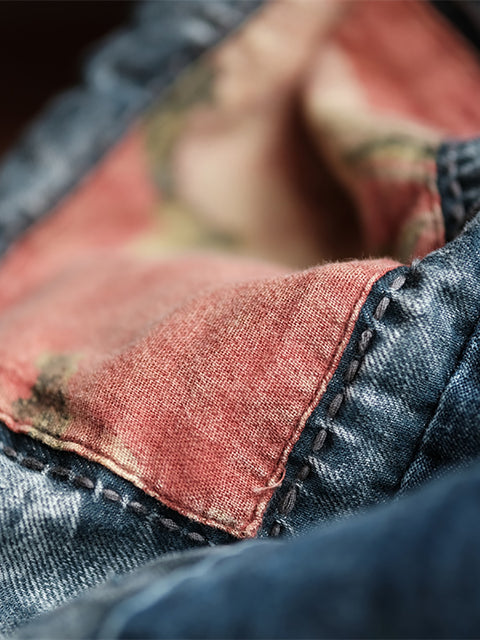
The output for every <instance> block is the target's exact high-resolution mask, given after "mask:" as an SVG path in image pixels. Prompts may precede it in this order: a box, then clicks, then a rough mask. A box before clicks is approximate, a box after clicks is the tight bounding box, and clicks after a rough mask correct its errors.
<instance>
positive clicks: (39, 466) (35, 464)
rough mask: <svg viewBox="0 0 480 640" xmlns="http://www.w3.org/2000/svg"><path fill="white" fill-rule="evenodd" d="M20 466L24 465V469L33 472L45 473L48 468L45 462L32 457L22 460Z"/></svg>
mask: <svg viewBox="0 0 480 640" xmlns="http://www.w3.org/2000/svg"><path fill="white" fill-rule="evenodd" d="M20 464H21V465H22V467H26V468H27V469H31V470H32V471H43V470H44V469H45V467H46V466H47V465H46V464H45V463H44V462H41V461H40V460H37V459H36V458H30V457H27V458H23V460H20Z"/></svg>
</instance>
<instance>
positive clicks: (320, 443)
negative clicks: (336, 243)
mask: <svg viewBox="0 0 480 640" xmlns="http://www.w3.org/2000/svg"><path fill="white" fill-rule="evenodd" d="M418 263H419V261H418V260H415V261H414V262H412V265H411V268H410V272H411V273H413V274H415V272H416V270H417V266H418ZM406 279H407V276H406V275H405V274H400V275H398V276H397V277H396V278H395V279H394V280H393V282H392V284H391V285H390V287H389V288H388V290H387V293H386V294H384V295H383V296H382V298H381V299H380V301H379V302H378V304H377V306H376V307H375V310H374V312H373V318H374V319H375V320H377V321H381V320H382V318H383V317H384V315H385V312H386V311H387V309H388V307H389V305H390V302H391V298H390V296H389V292H394V291H398V290H399V289H401V288H402V287H403V285H404V284H405V282H406ZM374 335H375V331H374V329H373V328H368V327H367V328H366V329H365V330H364V331H362V333H361V335H360V338H359V340H358V342H357V353H356V354H355V355H354V356H353V358H352V360H351V361H350V363H349V365H348V367H347V370H346V373H345V374H344V385H343V389H342V391H340V392H338V393H337V394H335V396H334V397H333V399H332V400H331V401H330V403H329V405H328V407H327V416H328V418H330V420H331V421H333V420H334V419H335V417H336V416H337V414H338V412H339V411H340V409H341V407H342V405H343V404H344V401H345V397H346V393H347V390H348V387H349V385H350V384H351V383H352V382H353V381H354V379H355V377H356V375H357V374H358V371H359V370H360V367H361V364H362V361H363V358H364V357H365V354H366V352H367V351H368V348H369V347H370V345H371V343H372V340H373V337H374ZM329 433H331V427H330V428H328V429H327V428H325V427H320V429H319V430H318V431H317V433H316V434H315V435H314V437H313V439H312V442H311V445H310V452H309V453H310V454H314V455H317V454H318V453H319V452H320V451H321V450H322V448H323V447H324V445H325V442H326V440H327V437H328V435H329ZM310 472H311V465H310V463H309V460H308V456H307V458H306V459H304V463H303V465H302V466H301V467H300V470H299V471H298V472H297V474H296V476H295V478H294V480H293V483H292V485H291V486H290V488H289V489H288V491H287V493H286V494H285V496H284V497H283V499H282V501H281V502H280V505H279V506H278V507H277V511H276V513H275V514H274V522H273V525H272V527H271V528H270V532H269V534H268V535H269V536H270V537H277V536H279V535H280V534H281V533H282V524H281V523H280V522H279V520H278V517H279V516H286V515H288V514H289V513H290V512H291V511H293V509H294V508H295V503H296V500H297V497H298V494H299V492H300V490H301V488H302V486H303V484H304V482H305V480H306V479H307V478H308V476H309V475H310Z"/></svg>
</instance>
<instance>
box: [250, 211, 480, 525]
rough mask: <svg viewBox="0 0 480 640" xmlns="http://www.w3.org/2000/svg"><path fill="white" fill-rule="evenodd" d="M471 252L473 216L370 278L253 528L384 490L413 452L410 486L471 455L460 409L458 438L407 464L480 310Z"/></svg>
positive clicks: (378, 496)
mask: <svg viewBox="0 0 480 640" xmlns="http://www.w3.org/2000/svg"><path fill="white" fill-rule="evenodd" d="M479 251H480V218H479V217H477V218H476V219H475V220H474V221H473V222H471V223H470V225H468V226H467V228H466V230H465V232H464V233H463V234H462V235H461V236H459V237H458V238H457V239H456V240H454V241H453V242H451V243H449V244H448V245H446V246H445V247H443V248H442V249H440V250H438V251H435V252H434V253H432V254H430V255H429V256H427V257H426V258H425V259H424V260H422V261H421V262H419V263H418V264H416V265H415V268H414V269H413V272H412V270H411V269H410V270H409V269H408V268H406V267H401V268H399V269H397V270H395V271H393V272H389V273H387V274H386V275H385V276H384V277H383V278H382V279H381V280H379V281H378V282H377V283H376V284H375V285H374V287H373V288H372V291H371V293H370V295H369V297H368V299H367V301H366V303H365V305H364V307H363V309H362V311H361V313H360V316H359V319H358V322H357V325H356V327H355V330H354V333H353V334H352V338H351V340H350V343H349V345H348V347H347V348H346V350H345V353H344V355H343V357H342V361H341V362H340V365H339V367H338V369H337V371H336V373H335V375H334V377H333V378H332V380H331V382H330V385H329V387H328V389H327V391H326V393H325V395H324V397H323V398H322V400H321V401H320V403H319V405H318V406H317V408H316V409H315V411H314V412H313V413H312V415H311V417H310V419H309V420H308V422H307V425H306V427H305V429H304V432H303V433H302V436H301V437H300V439H299V441H298V442H297V444H296V445H295V447H294V449H293V450H292V453H291V455H290V459H289V462H288V465H287V470H286V477H285V480H284V483H283V485H282V487H281V488H280V489H279V490H278V491H277V492H276V494H275V495H274V497H273V498H272V501H271V503H270V505H269V508H268V510H267V512H266V515H265V518H264V522H263V528H262V533H261V535H268V534H269V533H270V532H271V531H272V527H274V529H273V533H274V534H278V533H280V531H283V532H284V533H286V534H290V535H293V534H297V533H300V532H302V531H303V530H305V529H306V528H308V527H309V526H313V525H314V524H316V523H318V522H326V521H328V520H330V519H332V518H334V517H337V516H341V515H343V514H347V513H350V512H353V511H355V510H357V509H359V508H362V507H365V506H367V505H369V504H373V503H377V502H381V501H383V500H386V499H388V498H391V497H392V496H393V495H395V493H396V492H397V491H398V490H399V487H400V482H401V479H402V478H403V476H404V475H405V474H406V473H407V470H408V469H409V467H410V465H411V464H412V461H414V465H413V469H414V472H412V471H409V472H408V486H409V487H410V488H411V487H413V486H415V485H416V484H420V482H424V481H426V480H428V478H430V477H432V476H433V475H434V474H436V473H439V472H441V471H442V469H446V468H448V467H450V466H454V465H456V464H458V463H459V461H460V458H462V457H463V458H464V459H471V458H472V457H474V456H475V455H479V454H480V441H479V438H478V437H477V431H478V430H476V429H474V428H473V427H472V424H474V423H475V421H476V414H475V412H474V411H473V412H472V413H470V414H469V413H468V411H467V413H466V414H464V416H463V419H464V421H466V422H467V427H468V428H464V429H463V434H464V438H463V440H462V441H461V442H460V441H457V444H455V442H454V441H453V443H451V446H449V447H448V448H444V447H443V448H442V446H441V445H440V443H438V442H437V444H438V446H437V447H436V455H435V456H430V458H429V463H428V472H427V471H426V469H427V466H425V465H423V466H422V467H421V468H420V467H418V465H416V464H415V459H416V455H417V453H416V452H417V449H418V447H419V443H420V442H421V438H422V436H423V435H424V433H425V431H426V428H427V425H428V424H429V423H430V422H431V420H432V416H434V417H436V412H437V408H438V407H439V406H440V405H441V397H442V393H444V391H445V389H446V388H447V386H449V385H450V382H451V379H452V376H454V374H455V368H456V366H457V363H458V361H459V360H461V354H462V353H463V352H464V350H465V344H466V343H467V342H468V340H469V337H470V336H471V335H472V332H473V331H474V330H475V327H476V324H477V321H478V317H479V315H480V261H478V259H477V256H478V254H479ZM401 274H402V275H405V276H406V282H405V284H404V285H403V286H402V287H401V288H400V289H398V290H396V291H393V292H390V293H389V289H391V283H392V282H394V280H395V279H396V278H397V277H398V276H399V275H401ZM385 296H387V297H388V298H389V300H390V302H389V304H388V308H387V309H385V310H384V313H383V316H382V318H381V319H380V320H378V319H377V318H376V317H375V314H376V313H377V316H378V312H377V311H376V310H377V309H378V308H379V306H378V305H379V302H380V301H381V300H382V299H383V298H384V297H385ZM366 331H367V332H368V331H372V332H373V334H372V336H371V339H370V344H369V346H368V349H367V350H366V351H365V354H364V357H363V360H362V362H361V365H358V367H357V368H358V370H357V371H356V374H355V379H354V381H353V383H352V384H347V385H346V384H345V376H346V377H347V380H348V378H349V376H350V375H351V372H350V367H351V363H352V362H354V361H355V360H357V359H358V345H360V344H362V342H361V340H362V334H363V335H364V336H365V335H367V337H369V336H370V334H369V333H367V334H365V332H366ZM462 362H463V360H462ZM451 393H456V394H457V396H458V395H459V394H460V393H461V387H458V385H457V386H456V387H453V388H452V391H451ZM338 394H343V396H342V402H341V404H339V403H338V401H336V400H335V399H336V398H338V397H339V395H338ZM477 395H478V393H477ZM451 402H453V400H451ZM439 403H440V405H439ZM337 404H339V406H338V409H337ZM467 404H468V403H467ZM470 404H471V406H474V405H472V403H470ZM332 407H335V416H334V417H333V418H332V416H331V415H330V414H331V413H332ZM322 429H323V430H325V437H324V438H323V442H322V445H323V446H322V448H321V450H319V451H318V454H317V453H316V452H315V451H312V442H315V438H316V436H317V434H318V433H323V432H322ZM431 448H432V446H431V443H430V449H431ZM459 452H461V455H460V453H459ZM306 464H308V467H309V473H308V475H307V474H306V473H305V472H304V469H305V466H306ZM299 479H300V482H299ZM292 490H295V508H294V509H292V508H291V505H292V500H291V491H292Z"/></svg>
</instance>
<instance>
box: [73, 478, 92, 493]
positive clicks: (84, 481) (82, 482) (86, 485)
mask: <svg viewBox="0 0 480 640" xmlns="http://www.w3.org/2000/svg"><path fill="white" fill-rule="evenodd" d="M73 482H74V483H75V484H76V485H77V487H81V488H82V489H88V490H89V491H92V489H95V483H94V482H92V480H90V478H87V476H75V477H74V479H73Z"/></svg>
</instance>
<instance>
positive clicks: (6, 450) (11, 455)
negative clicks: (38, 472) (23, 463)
mask: <svg viewBox="0 0 480 640" xmlns="http://www.w3.org/2000/svg"><path fill="white" fill-rule="evenodd" d="M2 451H3V453H4V454H5V455H6V456H7V457H8V458H11V459H12V460H16V458H17V452H16V451H15V449H12V447H3V449H2Z"/></svg>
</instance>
